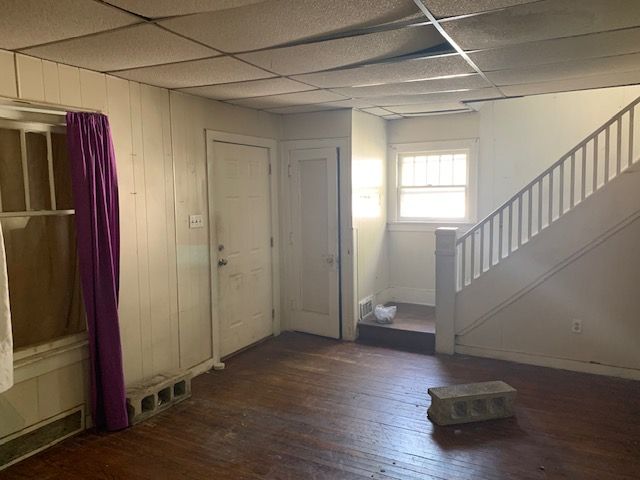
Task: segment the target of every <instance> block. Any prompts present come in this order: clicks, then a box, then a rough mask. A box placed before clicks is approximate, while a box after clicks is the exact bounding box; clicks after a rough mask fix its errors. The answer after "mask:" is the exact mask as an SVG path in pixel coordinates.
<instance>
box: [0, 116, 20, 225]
mask: <svg viewBox="0 0 640 480" xmlns="http://www.w3.org/2000/svg"><path fill="white" fill-rule="evenodd" d="M0 195H2V210H3V211H5V212H24V211H25V210H26V209H27V207H26V206H25V202H24V178H23V176H22V156H21V150H20V132H19V131H18V130H9V129H6V128H0Z"/></svg>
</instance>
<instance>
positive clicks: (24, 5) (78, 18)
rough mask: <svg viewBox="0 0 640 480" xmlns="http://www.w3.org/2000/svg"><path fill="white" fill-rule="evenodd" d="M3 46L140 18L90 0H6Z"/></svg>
mask: <svg viewBox="0 0 640 480" xmlns="http://www.w3.org/2000/svg"><path fill="white" fill-rule="evenodd" d="M0 8H1V11H0V48H4V49H7V50H17V49H20V48H25V47H29V46H31V45H39V44H42V43H48V42H53V41H56V40H62V39H65V38H72V37H77V36H80V35H87V34H90V33H95V32H101V31H104V30H109V29H112V28H118V27H122V26H125V25H131V24H133V23H136V22H138V21H139V20H138V18H136V17H135V16H133V15H129V14H127V13H125V12H121V11H120V10H118V9H117V8H113V7H110V6H108V5H104V4H101V3H99V2H87V1H86V0H3V1H2V2H1V3H0Z"/></svg>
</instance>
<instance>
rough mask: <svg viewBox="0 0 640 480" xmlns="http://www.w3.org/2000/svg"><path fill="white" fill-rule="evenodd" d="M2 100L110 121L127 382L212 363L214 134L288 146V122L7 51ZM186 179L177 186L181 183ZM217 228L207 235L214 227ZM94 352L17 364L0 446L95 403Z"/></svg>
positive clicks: (2, 409) (2, 400) (1, 399)
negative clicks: (89, 396)
mask: <svg viewBox="0 0 640 480" xmlns="http://www.w3.org/2000/svg"><path fill="white" fill-rule="evenodd" d="M0 72H1V73H0V97H1V98H4V99H5V100H7V99H8V100H12V99H24V100H29V101H33V102H35V103H38V104H45V105H52V106H56V107H59V108H60V107H61V109H63V110H65V109H73V108H79V109H92V110H98V111H101V112H104V113H106V114H108V115H109V119H110V124H111V128H112V136H113V142H114V147H115V151H116V160H117V168H118V181H119V189H120V222H121V275H120V307H119V312H120V328H121V335H122V344H123V345H122V346H123V357H124V369H125V380H126V382H127V384H131V383H134V382H136V381H138V380H142V379H145V378H148V377H151V376H153V375H154V374H156V373H159V372H162V371H166V370H170V369H176V368H190V367H193V366H195V365H197V364H199V363H201V362H204V361H206V360H209V359H211V356H212V348H211V321H210V309H211V296H210V287H209V256H208V255H209V254H208V237H207V231H208V228H203V229H198V230H189V229H188V220H187V219H188V215H189V214H194V213H200V214H203V215H204V218H205V219H206V218H207V196H206V173H205V172H206V156H205V132H204V130H205V129H206V128H209V129H214V130H223V131H227V132H233V133H242V134H247V135H255V136H264V137H268V138H274V139H275V138H278V135H279V132H280V117H279V116H276V115H270V114H266V113H260V112H257V111H254V110H249V109H243V108H239V107H233V106H229V105H225V104H221V103H219V102H214V101H209V100H205V99H200V98H197V97H192V96H188V95H182V94H179V93H173V92H171V93H170V92H169V91H168V90H166V89H161V88H155V87H150V86H147V85H142V84H139V83H136V82H129V81H126V80H122V79H119V78H115V77H111V76H108V75H104V74H101V73H96V72H92V71H88V70H83V69H78V68H75V67H69V66H66V65H58V64H56V63H53V62H48V61H44V60H40V59H37V58H32V57H27V56H23V55H15V56H14V54H13V53H11V52H5V51H0ZM174 180H175V182H174ZM205 226H206V225H205ZM86 359H87V352H86V347H84V346H82V344H81V343H80V344H79V345H75V346H74V348H72V349H70V350H66V351H65V352H63V353H60V354H57V353H56V354H55V355H53V354H52V355H51V356H50V358H48V359H45V361H43V362H39V363H38V362H36V363H31V362H28V361H27V362H23V363H25V365H24V366H23V365H22V364H18V363H20V362H18V363H17V365H16V381H17V384H16V385H15V386H14V387H13V388H12V389H11V390H9V391H8V392H6V393H4V394H2V395H0V418H2V422H0V438H2V437H4V436H6V435H9V434H11V433H13V432H17V431H19V430H21V429H23V428H25V427H28V426H30V425H33V424H35V423H37V422H39V421H41V420H43V419H46V418H49V417H51V416H53V415H56V414H58V413H60V412H62V411H65V410H68V409H70V408H72V407H75V406H78V405H82V404H84V403H85V399H86V396H85V395H86V390H87V389H86V387H87V383H86Z"/></svg>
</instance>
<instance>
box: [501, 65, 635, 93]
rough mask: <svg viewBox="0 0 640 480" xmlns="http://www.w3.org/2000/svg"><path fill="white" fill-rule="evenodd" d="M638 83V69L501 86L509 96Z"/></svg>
mask: <svg viewBox="0 0 640 480" xmlns="http://www.w3.org/2000/svg"><path fill="white" fill-rule="evenodd" d="M639 83H640V69H638V70H635V71H630V72H623V73H604V74H600V75H590V76H582V77H577V78H570V79H567V80H554V81H551V82H540V83H525V84H521V85H510V86H505V87H501V90H502V91H503V92H504V94H505V95H507V96H510V97H516V96H524V95H539V94H543V93H557V92H570V91H574V90H587V89H591V88H604V87H616V86H622V85H637V84H639Z"/></svg>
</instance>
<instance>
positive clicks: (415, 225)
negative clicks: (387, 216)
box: [387, 222, 474, 232]
mask: <svg viewBox="0 0 640 480" xmlns="http://www.w3.org/2000/svg"><path fill="white" fill-rule="evenodd" d="M473 225H474V224H473V223H467V222H460V223H452V222H442V223H439V222H389V223H387V231H389V232H435V231H436V230H437V229H438V228H440V227H457V228H459V229H460V231H461V232H466V231H467V229H469V228H470V227H472V226H473Z"/></svg>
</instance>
